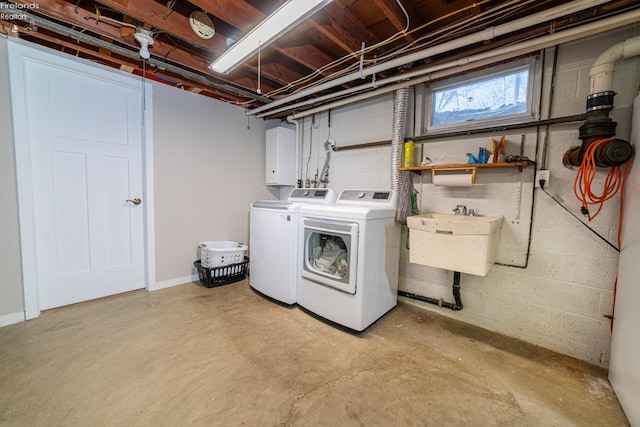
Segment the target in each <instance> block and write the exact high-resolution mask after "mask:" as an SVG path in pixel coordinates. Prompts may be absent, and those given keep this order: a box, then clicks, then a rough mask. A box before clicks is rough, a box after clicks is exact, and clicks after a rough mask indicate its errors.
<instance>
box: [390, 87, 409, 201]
mask: <svg viewBox="0 0 640 427" xmlns="http://www.w3.org/2000/svg"><path fill="white" fill-rule="evenodd" d="M408 104H409V88H408V87H405V88H402V89H398V90H396V91H395V92H394V94H393V133H392V135H391V189H392V190H395V191H399V190H400V186H401V182H400V171H398V168H399V167H400V161H401V157H400V153H401V151H402V142H403V141H404V126H405V122H406V117H407V105H408Z"/></svg>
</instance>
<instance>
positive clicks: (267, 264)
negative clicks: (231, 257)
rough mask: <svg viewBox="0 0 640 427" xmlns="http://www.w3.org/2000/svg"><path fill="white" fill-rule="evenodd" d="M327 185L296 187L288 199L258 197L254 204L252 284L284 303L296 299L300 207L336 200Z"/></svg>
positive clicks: (250, 241)
mask: <svg viewBox="0 0 640 427" xmlns="http://www.w3.org/2000/svg"><path fill="white" fill-rule="evenodd" d="M335 198H336V197H335V193H334V192H333V190H331V189H328V188H314V189H312V188H296V189H294V190H293V191H292V192H291V194H290V195H289V197H288V198H287V200H257V201H255V202H253V203H252V204H251V210H250V220H249V221H250V225H249V250H250V255H251V264H250V266H251V270H250V277H249V285H250V286H251V287H252V288H253V289H255V290H256V291H258V292H259V293H261V294H263V295H265V296H267V297H269V298H271V299H273V300H276V301H279V302H282V303H284V304H289V305H293V304H295V303H296V299H297V297H296V296H297V287H298V262H297V255H298V246H299V242H300V238H299V231H300V226H299V222H300V221H299V218H300V208H302V206H304V205H311V204H314V205H315V204H333V203H334V202H335Z"/></svg>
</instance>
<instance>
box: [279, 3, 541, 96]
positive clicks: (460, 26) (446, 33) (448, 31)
mask: <svg viewBox="0 0 640 427" xmlns="http://www.w3.org/2000/svg"><path fill="white" fill-rule="evenodd" d="M489 1H490V0H482V1H480V2H476V3H474V4H472V5H469V6H465V7H463V8H461V9H458V10H456V11H453V12H450V13H448V14H445V15H443V16H440V17H438V18H436V19H433V20H431V21H429V22H426V23H425V24H423V25H421V26H419V27H417V28H414V29H412V30H410V31H407V32H399V33H397V34H396V35H395V36H393V37H390V38H388V39H387V40H385V41H383V42H380V43H377V44H375V45H372V46H369V47H367V48H364V49H361V50H359V51H356V52H352V53H350V54H348V55H345V56H343V57H342V58H340V59H338V60H336V61H334V62H331V63H329V64H327V65H325V66H323V67H321V68H319V69H317V70H316V71H314V72H312V73H311V74H309V75H307V76H305V77H302V78H300V79H298V80H295V81H293V82H291V83H289V84H288V85H286V86H283V87H281V88H278V89H275V90H273V91H271V92H269V93H267V94H266V96H267V97H270V98H273V97H276V95H278V94H281V93H283V92H287V93H286V95H291V94H293V93H296V92H298V91H301V90H304V89H307V88H310V87H314V86H315V85H319V84H321V83H323V82H326V81H329V80H332V79H335V78H337V77H340V76H342V75H345V74H348V73H349V72H351V71H353V70H354V69H355V68H357V66H358V64H357V63H355V64H351V65H349V66H348V67H346V68H345V69H343V70H340V71H337V72H335V73H332V74H330V75H327V76H324V77H322V78H321V79H318V80H315V81H313V82H311V81H312V80H313V79H314V78H315V77H316V76H317V75H319V74H320V73H322V72H323V71H326V70H328V69H331V68H334V67H336V66H338V65H341V64H344V63H345V62H348V61H349V60H352V59H353V58H354V56H355V55H358V54H360V53H362V54H365V53H368V52H371V51H372V50H374V49H376V48H378V47H380V46H382V45H386V44H389V43H391V42H393V41H395V40H398V39H400V38H402V37H404V36H405V35H410V34H412V33H414V32H416V31H419V30H421V29H424V28H425V27H427V26H429V25H432V24H434V23H437V22H438V21H441V20H443V19H446V18H449V17H452V16H455V15H456V14H459V13H462V12H464V11H467V10H469V9H472V8H474V7H478V6H480V5H482V4H484V3H487V2H489ZM533 2H534V0H527V1H524V2H523V1H521V0H512V1H511V2H508V3H506V4H504V5H499V6H497V7H496V8H494V9H491V10H489V11H485V12H480V13H478V14H476V15H474V16H473V17H471V18H468V19H465V20H463V21H460V22H458V23H455V24H452V25H451V26H449V27H447V28H442V29H439V30H436V31H434V32H432V33H430V34H428V35H425V36H423V37H420V38H418V39H417V40H415V41H414V42H413V43H410V44H406V45H404V46H402V47H401V48H399V49H398V50H395V51H392V52H390V53H388V54H386V55H384V56H378V57H376V58H374V59H370V60H366V59H365V63H366V64H370V63H372V62H375V63H377V64H380V63H383V62H385V61H388V60H390V59H393V58H395V57H397V56H399V55H400V54H401V53H406V52H411V51H415V50H421V49H424V48H425V47H428V46H431V45H433V44H434V43H436V42H438V41H439V40H441V39H442V38H444V37H451V36H452V35H455V34H457V33H459V32H461V31H463V30H464V29H466V28H468V27H469V26H470V25H472V24H474V23H477V22H478V21H479V20H481V19H485V21H483V23H484V24H486V23H487V22H486V19H487V16H489V18H490V17H491V16H495V15H497V14H498V13H500V14H501V15H500V16H501V18H503V17H504V15H503V14H504V11H502V9H505V8H509V10H508V12H509V13H514V12H515V11H516V10H518V9H521V8H522V7H523V6H524V5H527V4H530V3H533ZM496 19H498V18H494V19H493V21H495V20H496ZM493 21H492V22H493ZM452 30H455V31H453V32H452ZM438 34H440V37H434V36H436V35H438ZM428 38H432V40H430V41H429V42H428V43H424V44H420V45H417V43H420V42H421V41H424V40H426V39H428ZM309 82H311V83H309ZM305 83H309V84H308V85H306V86H302V85H304V84H305ZM292 87H296V90H294V91H289V89H291V88H292Z"/></svg>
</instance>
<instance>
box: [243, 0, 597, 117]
mask: <svg viewBox="0 0 640 427" xmlns="http://www.w3.org/2000/svg"><path fill="white" fill-rule="evenodd" d="M609 1H610V0H575V1H573V2H571V3H567V4H563V5H561V6H557V7H554V8H551V9H548V10H545V11H542V12H538V13H534V14H532V15H529V16H527V17H525V18H521V19H517V20H514V21H511V22H508V23H505V24H501V25H498V26H495V27H490V28H487V29H486V30H484V31H481V32H477V33H474V34H470V35H468V36H463V37H460V38H458V39H455V40H451V41H449V42H445V43H442V44H439V45H436V46H432V47H428V48H426V49H423V50H421V51H418V52H414V53H411V54H408V55H404V56H401V57H398V58H396V59H393V60H390V61H387V62H384V63H381V64H378V65H374V66H371V67H369V68H366V69H364V70H361V71H357V72H355V73H351V74H348V75H346V76H343V77H340V78H337V79H334V80H331V81H329V82H326V83H323V84H320V85H318V86H314V87H311V88H308V89H305V90H301V91H300V92H298V93H295V94H293V95H290V96H287V97H285V98H281V99H278V100H276V101H272V102H270V103H268V104H266V105H263V106H262V107H258V108H255V109H252V110H249V111H247V113H246V114H247V115H256V114H260V113H263V112H265V111H268V110H272V109H274V108H276V107H279V106H281V105H284V104H288V103H291V102H293V101H295V100H298V99H300V98H304V97H307V96H311V95H313V94H316V93H318V92H322V91H324V90H328V89H332V88H334V87H336V86H339V85H343V84H346V83H349V82H351V81H354V80H358V79H361V78H363V77H367V76H370V75H373V74H376V73H382V72H384V71H387V70H390V69H392V68H396V67H400V66H403V65H405V64H410V63H413V62H415V61H420V60H424V59H427V58H429V57H432V56H435V55H439V54H442V53H446V52H449V51H452V50H455V49H458V48H462V47H465V46H469V45H471V44H475V43H483V42H487V41H489V40H491V39H493V38H495V37H499V36H503V35H506V34H509V33H512V32H515V31H518V30H522V29H524V28H528V27H531V26H533V25H539V24H540V23H542V22H547V21H551V20H553V19H556V18H560V17H563V16H566V15H570V14H572V13H577V12H580V11H582V10H584V9H588V8H590V7H595V6H599V5H601V4H603V3H608V2H609Z"/></svg>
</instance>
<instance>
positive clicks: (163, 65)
mask: <svg viewBox="0 0 640 427" xmlns="http://www.w3.org/2000/svg"><path fill="white" fill-rule="evenodd" d="M0 13H6V14H15V9H11V8H9V7H7V6H6V5H5V3H2V2H0ZM20 16H21V18H23V19H22V20H23V21H27V22H29V23H34V24H36V25H37V26H38V27H42V28H46V29H47V30H50V31H53V32H55V33H58V34H62V35H64V36H67V37H71V38H72V39H75V40H78V41H82V42H85V43H89V44H90V45H92V46H96V47H99V48H103V49H107V50H109V51H111V52H113V53H117V54H118V55H122V56H126V57H127V58H130V59H134V60H140V59H141V58H140V54H139V53H138V51H137V50H136V51H132V50H129V49H127V48H124V47H122V46H118V45H115V44H113V43H109V42H106V41H104V40H100V39H97V38H95V37H92V36H89V35H87V34H84V33H81V32H79V31H76V30H73V29H71V28H67V27H65V26H64V25H60V24H58V23H56V22H52V21H49V20H48V19H45V18H42V17H40V16H36V15H33V14H31V13H29V12H27V11H25V10H23V9H21V10H20ZM147 62H149V63H150V64H151V65H153V66H155V67H158V68H160V69H162V70H164V71H168V72H170V73H174V74H177V75H179V76H182V77H184V78H186V79H189V80H192V81H194V82H198V83H200V84H202V85H205V86H208V87H211V88H213V89H218V90H222V91H225V92H229V93H232V94H234V95H237V96H240V97H243V98H249V99H253V100H256V101H260V102H269V101H270V100H269V99H267V98H265V97H263V96H260V95H257V94H255V93H252V92H248V91H245V90H242V89H239V88H236V87H233V86H230V85H227V84H222V83H218V82H216V81H212V80H209V79H208V78H207V77H205V76H202V75H200V74H196V73H194V72H191V71H189V70H185V69H183V68H180V67H176V66H175V65H172V64H169V63H167V62H164V61H160V60H157V59H154V58H149V59H148V60H147Z"/></svg>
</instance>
